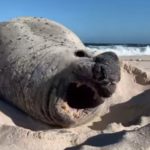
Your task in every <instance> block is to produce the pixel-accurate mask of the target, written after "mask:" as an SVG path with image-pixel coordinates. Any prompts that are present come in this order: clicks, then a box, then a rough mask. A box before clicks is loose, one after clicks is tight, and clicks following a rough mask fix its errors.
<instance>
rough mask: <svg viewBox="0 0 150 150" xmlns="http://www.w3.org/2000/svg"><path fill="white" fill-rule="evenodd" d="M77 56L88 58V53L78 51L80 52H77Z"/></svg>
mask: <svg viewBox="0 0 150 150" xmlns="http://www.w3.org/2000/svg"><path fill="white" fill-rule="evenodd" d="M75 55H76V56H77V57H87V54H86V52H84V51H83V50H78V51H76V52H75Z"/></svg>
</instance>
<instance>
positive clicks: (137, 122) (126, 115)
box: [0, 56, 150, 150]
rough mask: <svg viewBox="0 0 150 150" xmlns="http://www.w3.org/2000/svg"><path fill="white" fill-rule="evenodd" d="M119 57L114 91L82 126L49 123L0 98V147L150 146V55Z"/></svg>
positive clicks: (2, 149) (145, 148)
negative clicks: (93, 116)
mask: <svg viewBox="0 0 150 150" xmlns="http://www.w3.org/2000/svg"><path fill="white" fill-rule="evenodd" d="M120 59H121V60H124V61H123V63H122V72H121V81H120V82H119V85H118V87H117V90H116V92H115V94H113V96H112V97H111V98H109V99H108V100H106V102H105V103H104V104H102V105H101V110H100V112H99V114H97V116H95V118H94V119H93V120H92V121H91V122H89V123H87V124H84V125H82V126H79V127H76V128H70V129H56V128H53V127H49V126H48V125H46V124H43V123H41V122H39V121H37V120H34V119H33V118H31V117H29V116H27V115H26V114H25V113H23V112H21V111H20V110H18V109H17V108H15V107H13V106H11V105H10V104H8V103H6V102H5V101H3V100H0V150H10V149H11V150H21V149H22V150H32V149H33V150H62V149H66V150H67V149H68V150H75V149H85V150H89V149H94V150H95V149H101V150H109V149H111V150H127V149H129V150H130V149H131V150H134V149H136V150H140V149H143V150H148V149H150V140H149V139H150V125H148V124H150V56H142V57H140V58H139V57H121V58H120ZM146 125H147V126H146ZM142 127H143V128H142ZM128 130H132V131H128Z"/></svg>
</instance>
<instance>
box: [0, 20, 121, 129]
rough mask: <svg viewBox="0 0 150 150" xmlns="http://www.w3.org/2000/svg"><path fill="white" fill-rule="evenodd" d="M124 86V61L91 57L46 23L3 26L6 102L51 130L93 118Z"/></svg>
mask: <svg viewBox="0 0 150 150" xmlns="http://www.w3.org/2000/svg"><path fill="white" fill-rule="evenodd" d="M119 80H120V65H119V59H118V57H117V56H116V55H115V54H114V53H112V52H107V53H103V54H100V55H97V56H93V55H92V54H90V53H89V52H88V51H87V50H86V48H85V46H84V45H83V44H82V42H81V41H80V40H79V38H78V37H77V36H76V35H75V34H74V33H72V32H71V31H70V30H68V29H67V28H65V27H63V26H62V25H60V24H58V23H55V22H53V21H50V20H47V19H44V18H35V17H22V18H18V19H14V20H12V21H9V22H2V23H0V96H1V98H3V99H4V100H7V101H9V102H11V103H12V104H13V105H15V106H17V107H18V108H20V109H21V110H23V111H24V112H26V113H27V114H29V115H30V116H33V117H34V118H37V119H39V120H41V121H43V122H45V123H48V124H50V125H58V126H61V127H71V126H76V125H79V124H81V123H84V122H86V121H87V120H89V119H91V118H93V116H94V115H95V113H96V112H97V111H98V108H99V105H100V104H101V103H103V101H104V99H105V98H107V97H110V96H111V95H112V94H113V93H114V91H115V89H116V84H117V82H119Z"/></svg>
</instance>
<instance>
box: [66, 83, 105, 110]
mask: <svg viewBox="0 0 150 150" xmlns="http://www.w3.org/2000/svg"><path fill="white" fill-rule="evenodd" d="M66 99H67V103H68V105H69V106H70V107H72V108H76V109H85V108H93V107H96V106H98V105H99V104H101V103H102V102H103V100H102V98H100V97H99V96H98V94H97V91H96V90H95V89H94V88H93V87H91V86H90V85H88V84H86V83H80V82H73V83H70V84H69V87H68V89H67V94H66Z"/></svg>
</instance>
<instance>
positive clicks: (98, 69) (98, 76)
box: [93, 63, 107, 82]
mask: <svg viewBox="0 0 150 150" xmlns="http://www.w3.org/2000/svg"><path fill="white" fill-rule="evenodd" d="M93 78H94V79H95V80H96V81H98V82H101V81H103V80H105V79H107V73H106V70H105V67H104V66H103V65H101V64H98V63H96V64H95V65H94V67H93Z"/></svg>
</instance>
